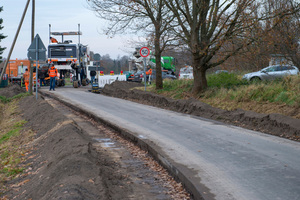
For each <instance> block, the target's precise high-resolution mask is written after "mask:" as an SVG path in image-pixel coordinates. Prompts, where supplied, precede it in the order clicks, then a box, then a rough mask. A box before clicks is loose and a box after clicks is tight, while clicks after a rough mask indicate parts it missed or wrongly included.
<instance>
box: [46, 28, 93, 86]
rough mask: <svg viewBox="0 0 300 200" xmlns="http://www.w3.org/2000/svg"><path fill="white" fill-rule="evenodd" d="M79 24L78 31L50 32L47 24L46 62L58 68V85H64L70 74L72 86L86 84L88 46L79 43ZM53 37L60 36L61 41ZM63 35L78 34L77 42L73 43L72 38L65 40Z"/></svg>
mask: <svg viewBox="0 0 300 200" xmlns="http://www.w3.org/2000/svg"><path fill="white" fill-rule="evenodd" d="M81 35H82V32H81V31H80V24H78V31H70V32H51V25H50V24H49V46H48V63H49V64H54V66H55V68H56V69H58V71H59V74H60V77H59V79H58V80H57V85H58V86H64V85H65V77H66V76H67V75H69V74H70V77H72V81H73V87H74V88H77V87H79V86H80V85H81V84H82V85H83V86H85V85H86V84H87V81H86V75H87V70H86V69H87V65H88V63H89V61H90V60H89V54H90V51H89V48H88V47H87V45H83V44H81V43H80V36H81ZM52 36H55V37H61V41H59V40H57V39H56V38H53V37H52ZM65 36H78V43H73V41H72V40H65V39H64V37H65Z"/></svg>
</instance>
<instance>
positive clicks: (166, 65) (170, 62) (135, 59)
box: [129, 48, 176, 75]
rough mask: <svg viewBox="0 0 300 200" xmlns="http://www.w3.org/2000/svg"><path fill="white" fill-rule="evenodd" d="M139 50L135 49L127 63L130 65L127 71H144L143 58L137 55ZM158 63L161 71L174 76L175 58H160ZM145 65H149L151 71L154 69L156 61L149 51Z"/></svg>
mask: <svg viewBox="0 0 300 200" xmlns="http://www.w3.org/2000/svg"><path fill="white" fill-rule="evenodd" d="M139 49H140V48H136V51H135V52H134V53H133V56H132V57H131V59H130V61H129V64H130V69H129V71H134V72H138V71H143V70H144V64H143V59H144V58H143V57H141V56H140V55H139ZM160 62H161V67H162V71H165V72H166V73H169V74H172V75H175V71H176V67H175V58H173V57H171V56H162V57H161V60H160ZM146 63H147V65H150V66H151V68H152V69H156V59H155V56H154V54H153V52H152V51H150V55H149V56H148V57H147V58H146Z"/></svg>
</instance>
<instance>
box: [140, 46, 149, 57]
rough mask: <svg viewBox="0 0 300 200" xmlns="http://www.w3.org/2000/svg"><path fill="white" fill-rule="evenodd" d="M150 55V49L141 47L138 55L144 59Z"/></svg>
mask: <svg viewBox="0 0 300 200" xmlns="http://www.w3.org/2000/svg"><path fill="white" fill-rule="evenodd" d="M149 54H150V49H149V48H148V47H142V48H141V49H140V55H141V56H142V57H144V58H146V57H148V56H149Z"/></svg>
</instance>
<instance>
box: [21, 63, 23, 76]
mask: <svg viewBox="0 0 300 200" xmlns="http://www.w3.org/2000/svg"><path fill="white" fill-rule="evenodd" d="M21 67H22V69H21V75H22V74H23V62H21Z"/></svg>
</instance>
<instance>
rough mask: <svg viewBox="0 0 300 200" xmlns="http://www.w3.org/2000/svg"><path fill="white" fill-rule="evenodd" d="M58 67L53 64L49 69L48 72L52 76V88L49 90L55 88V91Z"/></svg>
mask: <svg viewBox="0 0 300 200" xmlns="http://www.w3.org/2000/svg"><path fill="white" fill-rule="evenodd" d="M57 73H58V72H57V69H56V68H55V67H54V64H52V66H51V68H50V69H49V70H48V74H49V77H50V89H49V91H51V90H52V89H53V91H55V79H56V76H57Z"/></svg>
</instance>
